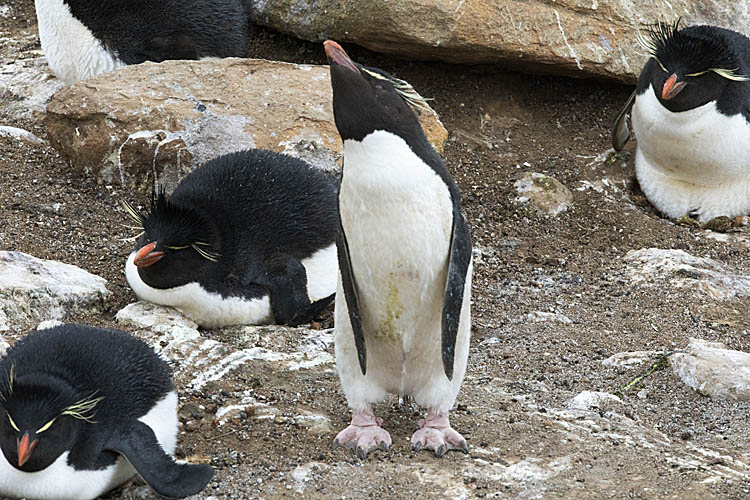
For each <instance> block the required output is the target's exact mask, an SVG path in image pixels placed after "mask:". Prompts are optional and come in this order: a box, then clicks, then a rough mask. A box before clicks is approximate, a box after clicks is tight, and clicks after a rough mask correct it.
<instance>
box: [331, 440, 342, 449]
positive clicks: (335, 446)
mask: <svg viewBox="0 0 750 500" xmlns="http://www.w3.org/2000/svg"><path fill="white" fill-rule="evenodd" d="M339 446H341V445H340V444H339V440H338V439H334V440H333V449H334V450H336V449H337V448H338V447H339Z"/></svg>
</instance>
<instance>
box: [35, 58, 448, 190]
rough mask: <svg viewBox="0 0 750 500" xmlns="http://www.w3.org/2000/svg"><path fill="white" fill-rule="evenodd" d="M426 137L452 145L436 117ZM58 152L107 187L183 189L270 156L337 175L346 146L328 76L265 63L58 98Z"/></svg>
mask: <svg viewBox="0 0 750 500" xmlns="http://www.w3.org/2000/svg"><path fill="white" fill-rule="evenodd" d="M422 123H423V127H424V128H425V132H426V133H427V137H428V138H429V139H430V140H431V141H432V143H433V144H434V145H435V146H436V147H437V149H438V150H440V149H441V148H442V144H443V142H444V141H445V139H446V138H447V135H448V134H447V132H446V130H445V128H444V127H443V126H442V124H440V122H439V120H438V119H437V116H436V115H435V114H434V113H423V114H422ZM46 125H47V131H48V134H49V138H50V142H51V143H52V145H53V147H55V149H57V150H58V151H60V152H61V153H62V154H63V155H64V156H66V157H67V158H68V159H69V160H70V162H71V164H72V165H73V166H74V167H76V168H78V169H80V170H81V171H87V172H93V173H94V174H95V175H97V177H99V178H100V179H101V180H102V181H104V182H106V183H113V182H114V183H125V184H128V185H136V186H141V187H143V188H145V189H150V186H151V182H149V181H148V180H151V181H152V180H153V176H154V175H156V177H157V178H158V180H159V181H160V183H162V184H166V185H175V184H176V183H177V181H178V180H179V179H180V178H182V177H183V176H184V175H185V174H186V173H188V172H189V171H190V170H192V169H193V168H195V167H196V166H197V165H199V164H200V163H202V162H205V161H207V160H209V159H211V158H214V157H216V156H219V155H221V154H225V153H229V152H232V151H237V150H242V149H248V148H263V149H270V150H272V151H278V152H283V153H287V154H290V155H292V156H297V157H301V158H302V159H304V160H306V161H308V162H310V163H312V164H313V165H315V166H318V167H321V168H324V169H334V168H336V165H337V160H338V159H339V157H340V154H341V149H342V144H341V139H340V138H339V135H338V132H337V130H336V126H335V124H334V121H333V110H332V107H331V84H330V79H329V73H328V67H327V66H305V65H296V64H288V63H280V62H271V61H265V60H257V59H224V60H210V61H166V62H163V63H160V64H154V63H144V64H140V65H136V66H128V67H125V68H122V69H121V70H118V71H117V72H115V73H109V74H103V75H99V76H97V77H95V78H92V79H90V80H85V81H83V82H79V83H77V84H75V85H72V86H70V87H68V88H65V89H63V90H62V91H60V92H58V93H57V94H55V95H54V96H53V97H52V99H51V101H50V103H49V105H48V106H47V119H46Z"/></svg>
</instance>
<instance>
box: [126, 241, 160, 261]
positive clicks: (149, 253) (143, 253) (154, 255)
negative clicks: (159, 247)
mask: <svg viewBox="0 0 750 500" xmlns="http://www.w3.org/2000/svg"><path fill="white" fill-rule="evenodd" d="M155 248H156V242H155V241H152V242H151V243H149V244H147V245H143V246H142V247H141V248H140V249H138V252H137V253H136V254H135V259H133V264H135V265H136V266H138V267H148V266H150V265H152V264H155V263H156V262H158V261H159V260H160V259H161V258H162V257H164V252H155V251H154V249H155Z"/></svg>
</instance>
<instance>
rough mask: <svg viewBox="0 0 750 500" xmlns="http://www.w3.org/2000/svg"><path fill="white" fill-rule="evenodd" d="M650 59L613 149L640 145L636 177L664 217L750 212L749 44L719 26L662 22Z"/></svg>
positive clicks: (649, 45) (618, 123)
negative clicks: (632, 138) (629, 124)
mask: <svg viewBox="0 0 750 500" xmlns="http://www.w3.org/2000/svg"><path fill="white" fill-rule="evenodd" d="M639 41H640V42H641V45H643V46H644V47H645V48H646V50H647V51H648V53H649V55H650V56H651V57H650V58H649V60H648V62H647V63H646V66H645V67H644V68H643V71H642V72H641V76H640V79H639V81H638V86H637V88H636V90H635V92H634V93H633V95H631V96H630V99H629V100H628V102H627V103H626V105H625V107H624V108H623V110H622V111H621V112H620V114H619V115H618V117H617V119H616V120H615V125H614V128H613V132H612V145H613V147H614V148H615V150H618V151H619V150H620V149H622V148H623V146H624V145H625V143H626V142H627V140H628V139H629V137H630V132H629V131H628V127H627V115H628V113H629V112H631V108H632V112H631V115H632V116H631V120H632V124H633V131H634V132H635V135H636V137H637V139H638V145H637V148H636V156H635V172H636V177H637V178H638V182H639V184H640V186H641V189H642V190H643V193H644V194H645V195H646V197H647V198H648V200H649V201H650V202H651V203H652V204H653V205H654V206H655V207H656V208H657V209H658V210H659V211H660V212H662V213H663V214H665V215H666V216H667V217H670V218H679V217H682V216H684V215H686V214H688V215H690V216H692V217H695V218H697V219H698V220H700V221H707V220H709V219H712V218H714V217H717V216H721V215H726V216H728V217H734V216H737V215H745V214H748V213H750V81H749V80H748V76H750V40H749V39H748V38H746V37H745V36H743V35H741V34H739V33H736V32H734V31H730V30H727V29H723V28H717V27H715V26H691V27H688V28H683V29H680V27H679V21H678V22H677V23H675V24H672V25H668V24H663V23H662V24H659V25H658V26H656V27H655V28H652V29H651V30H650V33H649V34H648V36H639Z"/></svg>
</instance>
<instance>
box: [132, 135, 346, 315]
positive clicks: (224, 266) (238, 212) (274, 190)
mask: <svg viewBox="0 0 750 500" xmlns="http://www.w3.org/2000/svg"><path fill="white" fill-rule="evenodd" d="M126 208H127V209H128V212H129V214H130V215H131V217H133V218H134V219H135V220H136V221H137V223H138V225H139V226H140V227H142V229H143V235H142V236H141V237H140V239H139V241H138V243H137V245H136V249H135V251H133V253H131V254H130V257H129V258H128V261H127V264H126V267H125V274H126V277H127V280H128V284H129V285H130V287H131V288H132V289H133V291H134V292H135V294H136V296H137V297H138V298H139V299H141V300H146V301H149V302H153V303H156V304H161V305H166V306H172V307H175V308H177V309H179V310H180V311H182V312H183V313H184V314H185V315H186V316H188V317H190V318H192V319H193V320H195V321H196V322H197V323H199V324H200V325H201V326H204V327H207V328H218V327H221V326H227V325H237V324H262V323H270V322H275V323H279V324H290V325H296V324H300V323H306V322H309V321H310V320H312V319H313V318H314V317H315V316H316V315H317V314H318V313H319V312H321V310H322V309H324V308H325V307H326V306H328V305H329V304H330V303H331V301H332V300H333V294H334V293H335V291H336V275H337V273H336V268H337V267H336V266H337V260H336V233H337V232H338V218H337V215H336V211H337V208H336V183H335V181H333V180H332V178H331V177H330V176H329V175H328V174H326V173H325V172H323V171H321V170H319V169H316V168H314V167H312V166H310V165H308V164H307V163H305V162H303V161H302V160H299V159H297V158H293V157H290V156H287V155H282V154H279V153H274V152H271V151H265V150H260V149H253V150H248V151H242V152H238V153H231V154H228V155H224V156H221V157H219V158H216V159H213V160H211V161H209V162H207V163H205V164H204V165H202V166H201V167H199V168H197V169H196V170H194V171H193V172H191V173H190V174H189V175H188V176H187V177H185V179H183V180H182V182H180V184H179V185H178V186H177V188H176V189H175V190H174V192H173V193H172V194H171V195H170V196H169V197H167V196H166V195H165V194H164V193H163V192H160V193H158V194H156V195H154V197H153V200H152V204H151V210H150V212H148V213H141V212H139V211H138V210H136V209H134V208H133V207H132V206H130V205H128V204H126Z"/></svg>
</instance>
